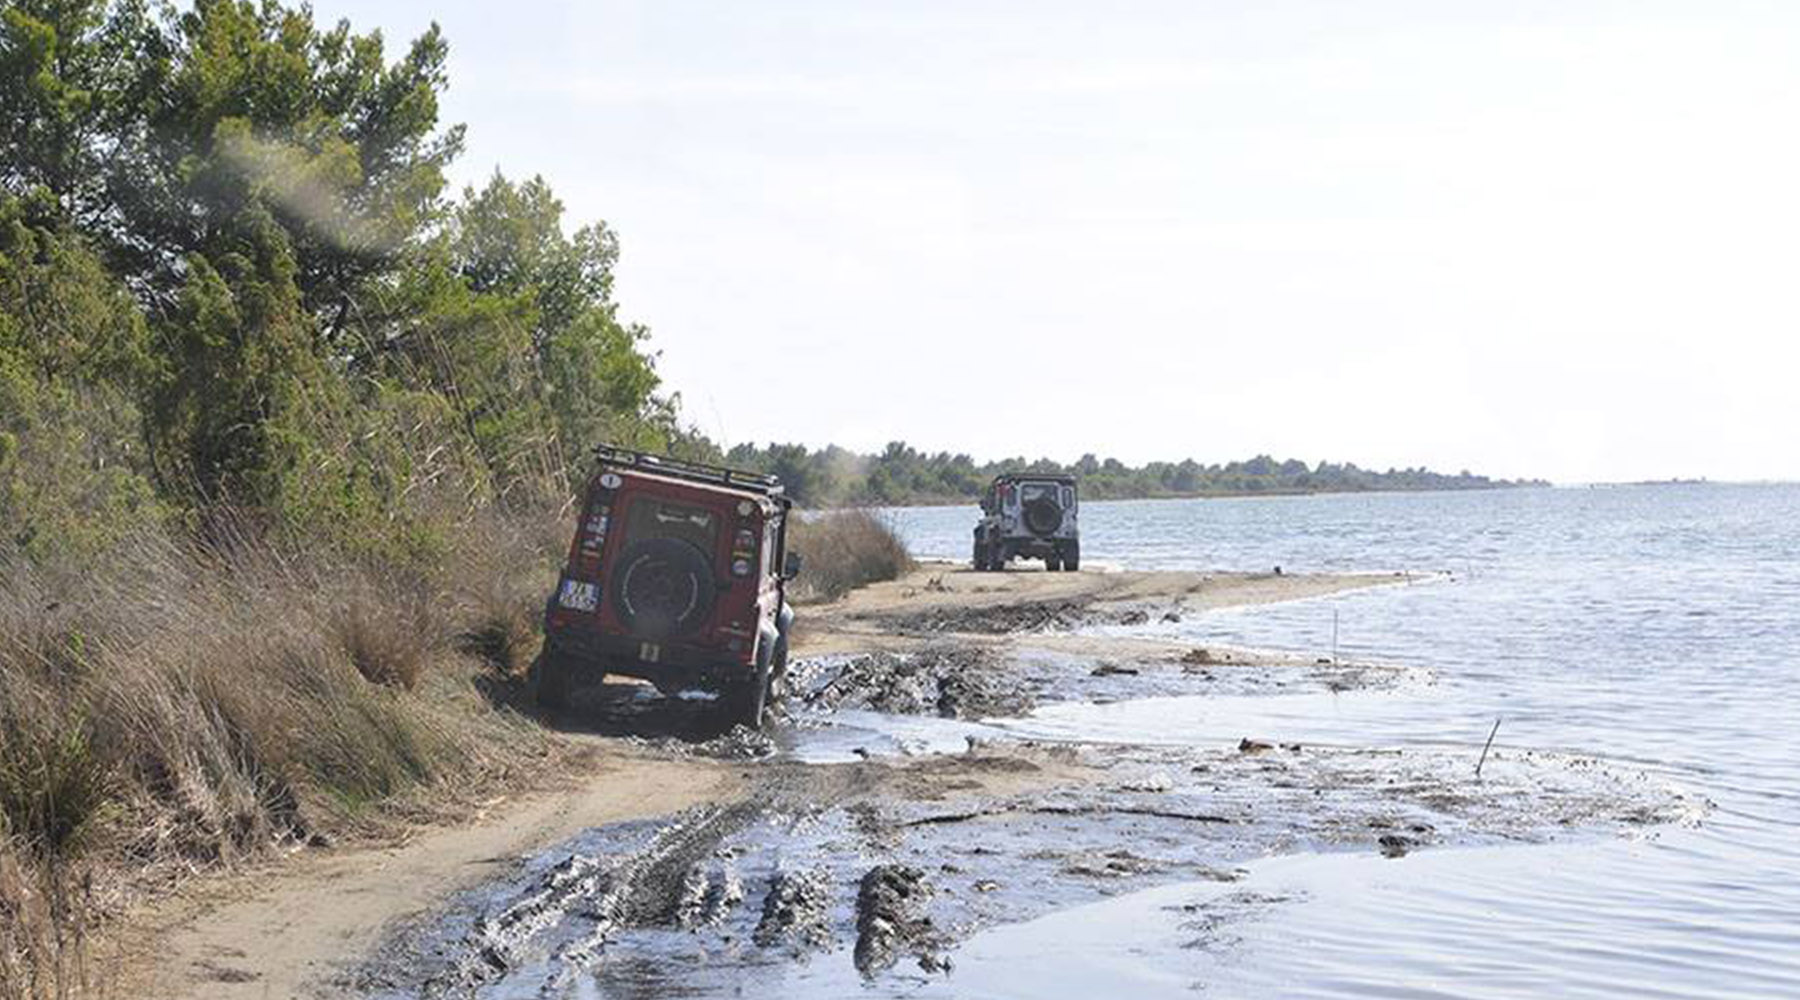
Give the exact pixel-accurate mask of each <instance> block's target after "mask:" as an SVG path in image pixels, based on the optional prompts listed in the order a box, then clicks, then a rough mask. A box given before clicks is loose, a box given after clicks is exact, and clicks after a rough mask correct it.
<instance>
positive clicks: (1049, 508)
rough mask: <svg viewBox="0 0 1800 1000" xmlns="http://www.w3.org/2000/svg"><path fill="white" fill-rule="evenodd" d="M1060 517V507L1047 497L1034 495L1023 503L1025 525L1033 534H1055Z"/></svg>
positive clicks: (1060, 521) (1060, 522)
mask: <svg viewBox="0 0 1800 1000" xmlns="http://www.w3.org/2000/svg"><path fill="white" fill-rule="evenodd" d="M1062 519H1063V512H1062V508H1061V507H1058V506H1057V505H1056V501H1055V500H1052V499H1050V498H1049V497H1035V498H1033V499H1032V500H1030V501H1028V502H1027V503H1026V504H1025V527H1027V528H1029V529H1030V530H1031V533H1032V534H1034V535H1054V534H1056V529H1058V528H1060V527H1062Z"/></svg>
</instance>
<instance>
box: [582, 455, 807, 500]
mask: <svg viewBox="0 0 1800 1000" xmlns="http://www.w3.org/2000/svg"><path fill="white" fill-rule="evenodd" d="M594 457H596V458H598V459H599V460H600V461H602V462H604V463H606V464H608V465H624V466H630V467H631V468H634V469H639V470H641V471H644V472H650V473H654V474H656V475H659V476H672V477H674V478H676V479H686V480H690V481H693V482H702V483H712V484H714V485H717V486H731V487H735V488H737V489H742V490H750V491H752V492H756V493H761V494H763V495H764V496H769V497H774V498H776V499H778V500H782V501H786V500H787V499H788V497H787V488H786V487H784V486H782V485H781V480H780V479H777V478H776V477H774V476H771V475H769V474H768V473H765V472H749V471H747V470H744V469H729V468H726V467H725V466H723V465H708V464H706V463H705V462H690V461H688V460H686V459H681V458H670V457H668V456H666V455H652V454H650V453H649V452H644V451H633V450H632V449H630V448H615V447H613V446H612V445H608V444H603V445H597V446H596V447H595V448H594Z"/></svg>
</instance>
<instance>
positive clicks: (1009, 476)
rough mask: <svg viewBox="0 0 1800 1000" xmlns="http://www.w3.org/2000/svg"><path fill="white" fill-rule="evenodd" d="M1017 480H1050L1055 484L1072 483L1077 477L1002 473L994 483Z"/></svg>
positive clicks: (1051, 473) (1066, 474) (1042, 473)
mask: <svg viewBox="0 0 1800 1000" xmlns="http://www.w3.org/2000/svg"><path fill="white" fill-rule="evenodd" d="M1017 479H1048V480H1050V481H1051V482H1054V483H1072V482H1074V481H1075V476H1073V475H1071V474H1069V473H1067V472H1002V473H1000V474H999V475H998V476H995V477H994V482H996V483H1004V482H1008V481H1010V480H1017Z"/></svg>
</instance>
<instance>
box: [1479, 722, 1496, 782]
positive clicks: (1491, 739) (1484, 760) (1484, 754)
mask: <svg viewBox="0 0 1800 1000" xmlns="http://www.w3.org/2000/svg"><path fill="white" fill-rule="evenodd" d="M1499 731H1500V720H1499V718H1497V717H1496V718H1495V719H1494V728H1492V729H1490V730H1488V738H1487V743H1485V744H1483V745H1482V747H1481V759H1480V760H1478V761H1476V762H1475V777H1477V778H1480V777H1481V765H1483V764H1486V763H1487V755H1488V748H1489V747H1491V746H1493V745H1494V734H1495V733H1498V732H1499Z"/></svg>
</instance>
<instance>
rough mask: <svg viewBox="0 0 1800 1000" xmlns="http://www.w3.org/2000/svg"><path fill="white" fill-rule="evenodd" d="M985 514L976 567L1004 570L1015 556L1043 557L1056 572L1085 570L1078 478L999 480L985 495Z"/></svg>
mask: <svg viewBox="0 0 1800 1000" xmlns="http://www.w3.org/2000/svg"><path fill="white" fill-rule="evenodd" d="M981 515H982V516H981V521H980V522H979V523H978V524H976V525H975V568H976V569H978V570H1001V569H1005V568H1006V564H1007V563H1008V562H1011V561H1012V560H1013V559H1015V558H1024V559H1042V560H1044V568H1045V569H1048V570H1050V571H1052V572H1055V571H1056V570H1059V569H1066V570H1076V569H1080V568H1081V528H1080V525H1079V524H1078V523H1077V517H1076V497H1075V477H1074V476H1064V475H1054V474H1049V473H1032V472H1021V473H1010V474H1007V475H1004V476H996V477H995V478H994V481H993V482H992V483H989V484H988V488H987V491H986V492H984V493H983V494H982V496H981Z"/></svg>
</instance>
